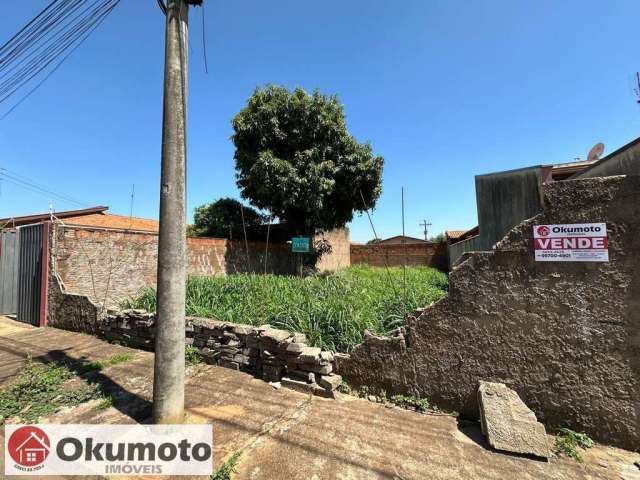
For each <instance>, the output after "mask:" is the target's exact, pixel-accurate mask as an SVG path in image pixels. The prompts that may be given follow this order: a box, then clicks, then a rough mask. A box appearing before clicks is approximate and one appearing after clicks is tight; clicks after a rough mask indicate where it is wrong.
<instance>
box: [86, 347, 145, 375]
mask: <svg viewBox="0 0 640 480" xmlns="http://www.w3.org/2000/svg"><path fill="white" fill-rule="evenodd" d="M132 358H133V354H131V353H129V352H126V353H119V354H118V355H114V356H113V357H110V358H107V359H106V360H98V361H96V362H89V363H85V364H83V365H82V366H81V367H79V369H78V370H80V372H79V373H86V372H99V371H101V370H102V369H104V368H107V367H112V366H114V365H118V364H120V363H125V362H128V361H129V360H131V359H132Z"/></svg>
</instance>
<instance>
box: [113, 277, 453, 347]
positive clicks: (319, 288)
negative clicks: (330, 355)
mask: <svg viewBox="0 0 640 480" xmlns="http://www.w3.org/2000/svg"><path fill="white" fill-rule="evenodd" d="M403 282H404V280H403V270H402V268H401V267H392V268H390V269H389V272H388V273H387V270H386V269H385V268H378V267H369V266H363V265H355V266H352V267H349V268H346V269H344V270H342V271H340V272H338V273H335V274H330V275H318V276H312V277H306V278H302V277H288V276H279V275H260V274H237V275H229V276H226V277H192V278H190V279H189V280H188V282H187V304H186V309H187V314H188V315H191V316H196V317H206V318H215V319H217V320H221V321H225V322H233V323H244V324H251V325H263V324H265V323H268V324H269V325H271V326H273V327H275V328H280V329H284V330H289V331H291V332H300V333H304V334H305V335H306V337H307V341H308V343H309V344H310V345H313V346H316V347H322V348H324V349H327V350H332V351H340V352H348V351H350V350H351V349H352V348H353V347H354V346H355V345H357V344H358V343H360V342H361V341H362V338H363V336H364V331H365V330H369V331H370V332H372V333H374V334H380V335H384V334H388V333H389V332H391V331H392V330H394V329H395V328H397V327H398V326H400V325H402V324H403V322H404V317H405V315H406V314H407V313H413V312H414V311H415V310H416V308H419V307H424V306H426V305H429V304H430V303H431V302H434V301H436V300H438V299H440V298H442V297H443V296H444V295H445V294H446V291H447V288H448V287H447V282H448V280H447V276H446V274H444V273H442V272H440V271H438V270H436V269H433V268H429V267H408V268H407V269H406V286H407V288H406V297H405V295H404V293H403V288H402V286H403ZM155 302H156V293H155V290H153V289H145V290H143V291H142V292H140V294H139V295H138V296H137V297H136V298H133V299H129V300H127V301H125V302H123V304H122V307H123V308H142V309H145V310H147V311H150V312H154V311H155V309H156V303H155Z"/></svg>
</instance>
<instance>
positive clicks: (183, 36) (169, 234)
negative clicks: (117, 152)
mask: <svg viewBox="0 0 640 480" xmlns="http://www.w3.org/2000/svg"><path fill="white" fill-rule="evenodd" d="M188 9H189V6H188V3H187V0H169V2H168V5H167V12H166V30H165V67H164V104H163V107H164V109H163V110H164V111H163V119H162V170H161V180H160V235H159V238H158V284H157V287H158V298H157V300H158V301H157V306H158V308H157V322H156V344H155V364H154V375H153V421H154V422H155V423H180V422H182V421H183V418H184V368H185V361H184V349H185V347H184V338H185V294H186V243H187V240H186V227H185V216H186V215H185V196H186V187H185V185H186V103H187V100H186V91H187V85H186V78H187V47H186V46H187V18H188Z"/></svg>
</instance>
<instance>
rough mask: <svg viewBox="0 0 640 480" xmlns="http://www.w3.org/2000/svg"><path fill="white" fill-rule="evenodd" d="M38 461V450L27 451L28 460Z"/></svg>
mask: <svg viewBox="0 0 640 480" xmlns="http://www.w3.org/2000/svg"><path fill="white" fill-rule="evenodd" d="M35 461H36V452H27V462H35Z"/></svg>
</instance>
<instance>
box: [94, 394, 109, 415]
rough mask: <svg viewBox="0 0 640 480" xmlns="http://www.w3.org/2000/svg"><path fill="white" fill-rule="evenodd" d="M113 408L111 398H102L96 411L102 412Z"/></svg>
mask: <svg viewBox="0 0 640 480" xmlns="http://www.w3.org/2000/svg"><path fill="white" fill-rule="evenodd" d="M112 406H113V397H110V396H109V397H104V398H103V399H102V400H100V402H99V403H98V404H97V405H96V407H95V408H96V410H97V411H99V412H101V411H103V410H107V409H108V408H111V407H112Z"/></svg>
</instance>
